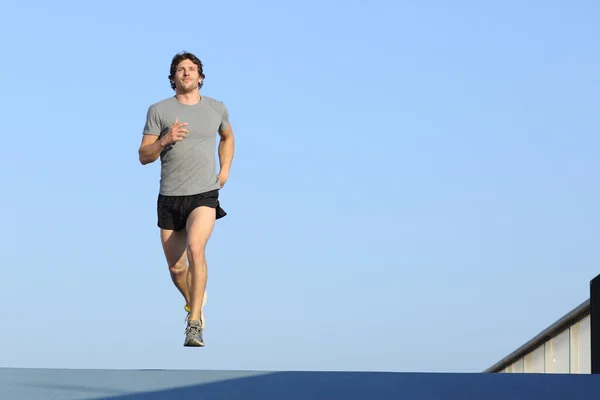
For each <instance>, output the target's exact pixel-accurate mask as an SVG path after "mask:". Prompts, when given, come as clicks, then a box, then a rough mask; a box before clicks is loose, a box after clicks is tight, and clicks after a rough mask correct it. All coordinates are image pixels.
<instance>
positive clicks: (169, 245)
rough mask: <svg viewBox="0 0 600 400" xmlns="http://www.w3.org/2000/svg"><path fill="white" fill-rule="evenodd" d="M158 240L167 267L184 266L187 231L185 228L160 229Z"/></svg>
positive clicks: (185, 261)
mask: <svg viewBox="0 0 600 400" xmlns="http://www.w3.org/2000/svg"><path fill="white" fill-rule="evenodd" d="M160 241H161V243H162V248H163V251H164V253H165V257H166V259H167V264H168V265H169V268H173V267H175V266H176V265H178V266H180V267H185V266H186V263H187V260H186V254H187V253H186V248H187V232H186V231H185V229H183V230H181V231H174V230H170V229H161V230H160Z"/></svg>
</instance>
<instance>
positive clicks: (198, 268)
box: [184, 206, 216, 346]
mask: <svg viewBox="0 0 600 400" xmlns="http://www.w3.org/2000/svg"><path fill="white" fill-rule="evenodd" d="M215 219H216V216H215V209H214V208H211V207H206V206H200V207H197V208H195V209H194V210H193V211H192V212H191V213H190V215H189V217H188V219H187V223H186V229H187V233H188V245H187V257H188V263H189V278H190V279H189V280H188V286H189V288H190V299H191V304H190V316H189V320H188V329H187V331H186V339H185V343H184V345H185V346H204V341H203V340H202V329H203V328H204V327H203V326H202V324H201V323H200V313H201V310H202V302H203V298H204V292H205V290H206V282H207V277H208V268H207V265H206V257H205V250H206V244H207V243H208V239H209V238H210V235H211V234H212V231H213V228H214V226H215Z"/></svg>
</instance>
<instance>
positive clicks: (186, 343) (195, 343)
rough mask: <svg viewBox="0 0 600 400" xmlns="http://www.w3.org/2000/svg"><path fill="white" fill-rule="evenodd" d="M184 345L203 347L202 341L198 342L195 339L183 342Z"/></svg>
mask: <svg viewBox="0 0 600 400" xmlns="http://www.w3.org/2000/svg"><path fill="white" fill-rule="evenodd" d="M183 345H184V347H204V342H199V341H197V340H190V341H188V342H185V343H184V344H183Z"/></svg>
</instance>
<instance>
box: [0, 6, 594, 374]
mask: <svg viewBox="0 0 600 400" xmlns="http://www.w3.org/2000/svg"><path fill="white" fill-rule="evenodd" d="M484 3H485V4H484ZM168 4H169V3H167V2H152V1H150V2H146V3H141V2H138V3H134V2H114V1H107V2H97V3H87V4H84V3H81V2H72V3H70V2H51V3H46V2H40V1H33V2H15V1H9V2H8V3H5V5H4V7H3V13H2V14H3V16H4V17H3V23H2V24H0V34H1V36H2V37H3V38H4V39H3V41H2V42H3V45H2V52H1V53H2V57H3V62H2V63H0V73H1V74H0V76H1V78H0V84H1V88H2V90H1V92H0V107H1V109H2V110H3V112H2V115H3V120H4V122H3V130H2V131H3V135H2V139H3V140H2V144H3V157H0V168H1V169H2V171H3V173H2V190H3V196H1V197H0V210H1V211H2V215H3V219H2V221H3V222H2V226H3V229H2V235H3V238H2V246H3V249H2V252H0V260H1V261H2V265H3V268H2V272H1V279H0V318H1V320H2V329H1V330H0V354H2V357H1V362H0V364H1V365H2V366H11V367H56V368H60V367H66V368H195V369H258V370H305V369H306V370H308V369H310V370H362V371H369V370H372V371H448V372H454V371H458V372H468V371H481V370H483V369H485V368H487V367H488V366H490V365H491V364H493V363H495V362H496V361H498V360H499V359H501V358H502V357H504V356H505V355H506V354H507V353H509V352H510V351H512V350H514V349H515V348H516V347H518V346H519V345H521V344H523V343H524V342H525V341H527V340H528V339H530V338H531V337H532V336H534V335H536V334H537V333H538V332H540V331H541V330H543V329H544V328H545V327H546V326H548V325H549V324H551V323H552V322H554V321H555V320H556V319H558V318H559V317H561V316H562V315H563V314H564V313H566V312H568V311H570V310H571V309H572V308H574V307H575V306H577V305H578V304H580V303H581V302H583V301H584V300H585V299H587V297H588V285H589V280H590V279H591V278H593V277H594V276H595V275H597V274H598V273H600V269H599V268H598V265H599V262H600V256H599V254H598V251H597V248H598V247H597V243H596V238H597V227H598V225H599V224H600V212H599V211H598V210H599V209H598V204H600V191H599V190H598V185H597V184H596V183H597V182H598V179H599V178H600V172H599V171H600V161H599V160H600V159H599V158H598V156H597V154H598V153H597V149H598V148H599V146H600V139H599V136H598V132H599V128H600V114H599V113H598V104H600V94H599V93H600V79H599V78H598V70H599V69H600V56H599V55H598V51H597V43H598V39H600V29H599V28H598V25H597V20H598V16H599V15H600V7H599V5H598V4H597V3H595V2H592V1H573V2H568V3H567V2H559V1H544V2H542V1H529V2H522V1H505V2H502V4H500V3H495V4H492V2H467V1H455V2H452V5H449V3H448V2H444V1H425V2H404V1H400V2H392V1H374V2H366V1H344V2H341V1H340V2H332V1H326V2H323V3H318V2H315V1H303V2H290V3H283V2H275V1H271V2H267V1H259V2H252V4H250V3H247V2H242V1H221V2H207V3H205V2H201V3H193V2H192V3H172V4H171V5H168ZM182 50H188V51H191V52H194V53H195V54H197V55H198V56H199V57H200V58H201V60H202V61H203V63H204V65H205V73H206V80H205V85H204V87H203V89H202V94H203V95H206V96H210V97H213V98H216V99H218V100H222V101H224V103H225V104H226V105H227V107H228V109H229V111H230V116H231V123H232V127H233V129H234V132H235V134H236V153H235V159H234V162H233V166H232V170H231V174H230V177H229V181H228V182H227V185H226V186H225V188H224V189H223V191H222V193H221V201H222V205H223V208H224V209H225V210H226V211H227V212H228V214H229V215H228V216H227V217H226V218H224V219H222V220H220V221H219V222H218V223H217V226H216V228H215V232H214V234H213V237H212V239H211V241H210V243H209V246H208V255H207V257H208V268H209V281H208V302H207V305H206V309H205V312H206V317H207V329H206V331H205V335H204V338H205V341H206V344H207V347H205V348H203V349H189V348H184V347H183V346H182V344H183V339H184V335H183V332H184V328H185V325H184V318H185V312H184V310H183V301H182V298H181V296H180V295H179V293H178V292H177V291H176V289H175V287H174V286H173V284H172V283H171V280H170V278H169V275H168V270H167V267H166V263H165V261H164V257H163V254H162V250H161V247H160V241H159V232H158V228H157V227H156V211H155V204H156V195H157V190H158V183H159V173H160V165H159V163H158V162H157V163H154V164H151V165H147V166H142V165H141V164H140V163H139V162H138V158H137V149H138V146H139V143H140V140H141V131H142V128H143V125H144V118H145V115H146V110H147V108H148V106H149V105H150V104H152V103H154V102H156V101H159V100H161V99H163V98H166V97H169V96H171V95H172V94H173V92H172V90H171V89H170V86H169V83H168V80H167V75H168V69H169V64H170V60H171V58H172V57H173V55H175V54H176V53H177V52H179V51H182Z"/></svg>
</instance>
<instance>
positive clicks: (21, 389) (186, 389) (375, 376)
mask: <svg viewBox="0 0 600 400" xmlns="http://www.w3.org/2000/svg"><path fill="white" fill-rule="evenodd" d="M598 393H600V377H599V376H597V375H591V374H588V375H554V374H485V373H474V374H467V373H465V374H459V373H391V372H389V373H388V372H308V371H307V372H260V371H190V370H182V371H178V370H66V369H14V368H4V369H0V399H3V400H12V399H15V400H16V399H19V400H33V399H36V400H39V399H54V400H75V399H77V400H82V399H90V400H91V399H93V400H96V399H112V400H142V399H144V400H145V399H149V400H156V399H203V400H205V399H220V400H221V399H250V400H259V399H260V400H282V399H286V400H299V399H303V400H304V399H311V400H325V399H368V398H374V399H392V398H394V399H398V398H402V399H420V400H434V399H435V400H438V399H448V400H455V399H456V400H458V399H461V400H462V399H486V400H506V399H511V400H518V399H527V400H533V399H544V400H553V399H556V400H558V399H561V400H563V399H565V398H578V399H593V398H597V396H598Z"/></svg>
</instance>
